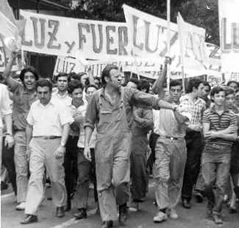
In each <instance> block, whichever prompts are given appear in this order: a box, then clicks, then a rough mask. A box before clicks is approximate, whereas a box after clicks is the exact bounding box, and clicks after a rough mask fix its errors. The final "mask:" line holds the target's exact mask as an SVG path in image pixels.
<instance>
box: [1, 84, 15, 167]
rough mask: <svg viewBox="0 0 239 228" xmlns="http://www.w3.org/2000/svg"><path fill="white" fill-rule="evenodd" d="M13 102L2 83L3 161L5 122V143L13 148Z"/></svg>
mask: <svg viewBox="0 0 239 228" xmlns="http://www.w3.org/2000/svg"><path fill="white" fill-rule="evenodd" d="M11 103H12V102H11V100H10V98H9V92H8V89H7V87H6V86H5V85H3V84H1V83H0V159H2V136H3V135H2V134H3V132H2V131H3V122H2V119H4V121H5V125H6V129H7V132H6V139H5V143H6V144H7V145H8V147H9V148H10V147H12V146H13V142H14V140H13V136H12V108H11ZM1 164H2V160H0V165H1Z"/></svg>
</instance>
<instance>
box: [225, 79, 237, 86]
mask: <svg viewBox="0 0 239 228" xmlns="http://www.w3.org/2000/svg"><path fill="white" fill-rule="evenodd" d="M232 83H235V84H237V87H239V83H238V82H237V81H233V80H232V81H229V82H228V83H227V86H230V84H232Z"/></svg>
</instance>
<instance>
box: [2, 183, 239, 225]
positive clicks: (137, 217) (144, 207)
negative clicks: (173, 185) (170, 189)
mask: <svg viewBox="0 0 239 228" xmlns="http://www.w3.org/2000/svg"><path fill="white" fill-rule="evenodd" d="M153 190H154V185H153V183H151V184H150V186H149V194H148V196H147V198H146V200H145V202H144V203H142V204H141V206H140V211H138V212H130V213H129V220H128V222H127V226H125V227H132V228H134V227H137V228H148V227H150V228H151V227H152V228H156V227H161V228H216V227H218V226H216V225H214V223H213V222H212V221H211V220H207V219H205V212H204V208H205V203H202V204H198V203H196V202H195V201H193V202H192V209H191V210H186V209H183V208H182V207H181V205H178V207H177V211H178V214H179V216H180V218H179V219H178V220H172V219H169V220H168V221H166V222H163V223H161V224H154V223H153V221H152V218H153V216H154V214H155V212H156V207H155V206H154V205H153V199H154V193H153ZM49 194H50V191H49V190H48V191H47V195H49ZM91 196H92V193H91ZM1 203H2V207H1V209H2V223H1V225H2V226H1V227H2V228H17V227H30V228H42V227H44V228H49V227H50V228H65V227H69V228H98V227H100V224H101V221H100V216H99V213H97V210H96V205H95V203H94V202H93V199H92V197H91V198H90V202H89V204H90V208H89V212H88V218H87V219H83V220H75V219H74V218H73V214H74V213H75V212H76V211H77V210H76V209H75V208H74V209H72V210H71V211H70V212H67V213H66V216H65V217H64V218H61V219H59V218H56V217H55V216H54V214H55V208H54V207H53V205H52V202H51V201H50V200H47V199H46V200H44V202H43V204H42V206H41V207H40V209H39V213H38V219H39V222H38V223H34V224H30V225H25V226H24V225H20V223H19V222H20V221H21V220H22V219H23V218H24V213H23V212H18V211H16V210H15V206H16V201H15V197H14V196H13V194H10V195H9V194H7V195H3V196H2V199H1ZM223 215H224V221H225V222H224V224H223V225H222V226H221V227H225V228H238V227H239V213H237V214H233V215H231V214H228V209H227V207H226V206H224V210H223ZM116 226H117V224H116Z"/></svg>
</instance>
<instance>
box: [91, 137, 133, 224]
mask: <svg viewBox="0 0 239 228" xmlns="http://www.w3.org/2000/svg"><path fill="white" fill-rule="evenodd" d="M130 145H131V133H129V132H123V133H120V132H115V134H114V135H109V136H106V137H105V136H104V137H102V139H101V140H98V142H97V144H96V148H95V162H96V177H97V190H98V199H99V206H100V214H101V218H102V220H103V221H109V220H117V218H118V216H117V205H122V204H125V203H127V201H128V199H129V185H128V183H129V181H130V153H131V146H130Z"/></svg>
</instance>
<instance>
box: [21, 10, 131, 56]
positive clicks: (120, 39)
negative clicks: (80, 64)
mask: <svg viewBox="0 0 239 228" xmlns="http://www.w3.org/2000/svg"><path fill="white" fill-rule="evenodd" d="M20 14H21V16H22V17H24V18H25V19H26V25H25V30H24V34H23V42H22V45H23V49H24V51H29V52H36V53H41V54H48V55H57V56H74V57H75V56H77V57H79V56H81V57H82V58H84V59H110V58H111V57H112V56H115V57H117V58H119V59H120V58H122V59H123V58H124V57H125V56H128V55H129V49H128V42H129V40H128V29H127V26H126V24H125V23H118V22H106V21H93V20H83V19H73V18H66V17H56V16H50V15H43V14H36V13H30V12H26V11H23V10H21V11H20Z"/></svg>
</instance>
